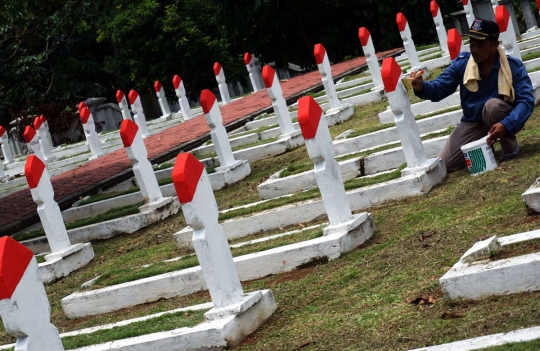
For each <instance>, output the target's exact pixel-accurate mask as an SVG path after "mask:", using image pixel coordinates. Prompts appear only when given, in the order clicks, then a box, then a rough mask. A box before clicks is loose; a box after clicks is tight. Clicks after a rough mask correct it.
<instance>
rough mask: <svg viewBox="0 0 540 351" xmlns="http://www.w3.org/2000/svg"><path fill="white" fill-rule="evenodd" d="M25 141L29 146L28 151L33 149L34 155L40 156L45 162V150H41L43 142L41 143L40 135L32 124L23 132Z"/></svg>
mask: <svg viewBox="0 0 540 351" xmlns="http://www.w3.org/2000/svg"><path fill="white" fill-rule="evenodd" d="M23 137H24V141H25V142H26V146H27V147H28V151H30V150H32V151H33V152H34V155H36V156H37V157H39V158H40V159H41V160H42V161H43V162H45V157H44V156H43V151H41V144H40V143H39V136H38V134H37V132H36V130H35V129H34V128H32V126H26V128H24V133H23Z"/></svg>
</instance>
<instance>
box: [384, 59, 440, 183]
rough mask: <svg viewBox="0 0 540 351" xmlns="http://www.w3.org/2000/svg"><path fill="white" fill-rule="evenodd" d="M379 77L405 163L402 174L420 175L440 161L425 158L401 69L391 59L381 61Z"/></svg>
mask: <svg viewBox="0 0 540 351" xmlns="http://www.w3.org/2000/svg"><path fill="white" fill-rule="evenodd" d="M381 75H382V78H383V82H384V89H385V90H386V95H387V96H388V102H389V103H390V109H391V110H392V113H393V114H394V116H395V123H396V128H397V131H398V135H399V139H400V140H401V146H402V147H403V153H404V154H405V160H406V161H407V168H405V169H404V170H403V172H402V174H412V173H420V172H426V171H428V170H431V169H433V168H434V167H435V166H437V165H438V164H439V163H442V161H441V160H440V159H438V158H436V159H430V160H428V159H427V158H426V154H425V152H424V146H423V145H422V140H421V139H420V133H419V132H418V126H417V125H416V121H415V119H414V115H413V113H412V111H411V101H410V100H409V94H408V93H407V89H406V88H405V86H404V85H403V82H402V81H401V67H399V65H398V64H397V62H396V60H395V59H394V58H393V57H390V58H386V59H384V60H383V64H382V70H381Z"/></svg>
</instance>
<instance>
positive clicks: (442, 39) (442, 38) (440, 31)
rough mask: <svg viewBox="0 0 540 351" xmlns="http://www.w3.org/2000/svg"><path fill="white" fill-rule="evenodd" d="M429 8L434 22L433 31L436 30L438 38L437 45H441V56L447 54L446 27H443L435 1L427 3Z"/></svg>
mask: <svg viewBox="0 0 540 351" xmlns="http://www.w3.org/2000/svg"><path fill="white" fill-rule="evenodd" d="M429 6H430V7H429V9H430V10H431V16H432V17H433V22H434V23H435V31H436V32H437V37H438V38H439V45H440V46H441V51H442V53H443V56H448V55H450V53H449V52H448V44H447V41H448V38H447V36H446V29H445V27H444V22H443V18H442V14H441V10H440V8H439V4H437V1H435V0H432V1H431V2H430V4H429Z"/></svg>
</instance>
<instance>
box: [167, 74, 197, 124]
mask: <svg viewBox="0 0 540 351" xmlns="http://www.w3.org/2000/svg"><path fill="white" fill-rule="evenodd" d="M172 83H173V86H174V91H175V92H176V96H177V97H178V105H180V110H181V111H182V115H183V116H184V120H185V121H187V120H189V119H191V118H192V117H193V116H192V115H191V107H189V101H188V99H187V97H186V88H185V87H184V81H183V80H182V78H180V76H179V75H178V74H177V75H175V76H174V77H173V80H172Z"/></svg>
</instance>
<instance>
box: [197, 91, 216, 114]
mask: <svg viewBox="0 0 540 351" xmlns="http://www.w3.org/2000/svg"><path fill="white" fill-rule="evenodd" d="M200 101H201V107H202V109H203V112H204V113H208V112H210V110H211V109H212V107H213V106H214V103H215V102H216V96H215V95H214V93H212V92H211V91H210V90H208V89H204V90H203V91H201V98H200Z"/></svg>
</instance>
